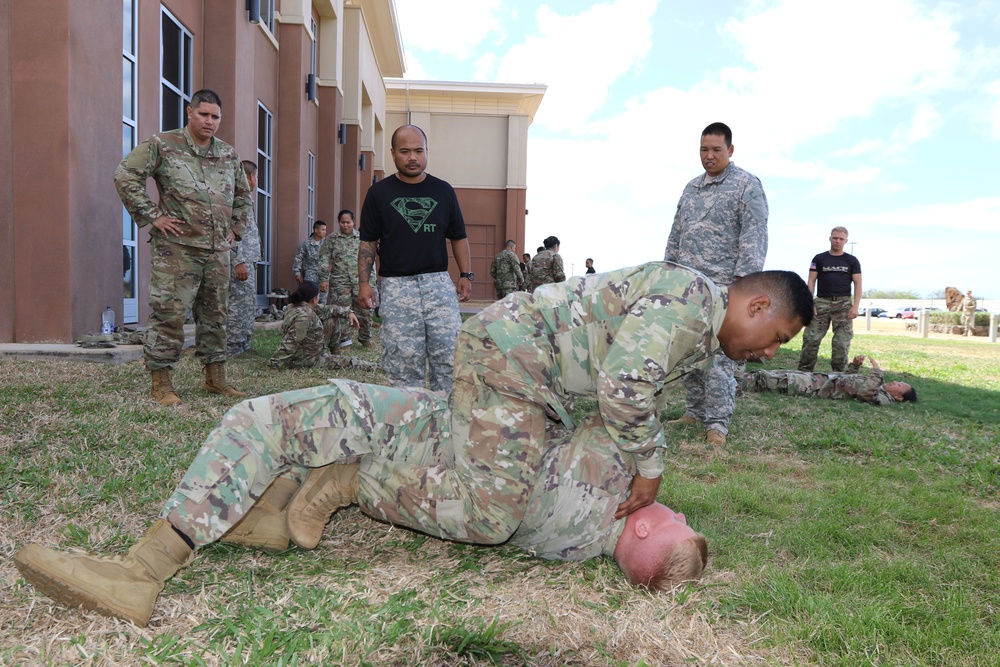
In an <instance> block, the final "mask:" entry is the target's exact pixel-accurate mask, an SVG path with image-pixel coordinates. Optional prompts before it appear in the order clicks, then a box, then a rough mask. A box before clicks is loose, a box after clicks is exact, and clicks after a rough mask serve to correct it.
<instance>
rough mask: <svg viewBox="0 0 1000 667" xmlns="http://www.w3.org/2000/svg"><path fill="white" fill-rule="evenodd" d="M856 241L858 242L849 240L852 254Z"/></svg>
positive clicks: (848, 243)
mask: <svg viewBox="0 0 1000 667" xmlns="http://www.w3.org/2000/svg"><path fill="white" fill-rule="evenodd" d="M856 243H857V241H848V242H847V245H849V246H851V254H852V255H853V254H854V245H855V244H856Z"/></svg>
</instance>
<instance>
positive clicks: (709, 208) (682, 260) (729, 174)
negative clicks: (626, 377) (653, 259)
mask: <svg viewBox="0 0 1000 667" xmlns="http://www.w3.org/2000/svg"><path fill="white" fill-rule="evenodd" d="M767 216H768V207H767V197H766V196H765V195H764V188H763V186H762V185H761V183H760V179H758V178H757V177H756V176H754V175H753V174H751V173H750V172H748V171H745V170H743V169H741V168H739V167H737V166H736V165H735V164H733V163H732V162H730V163H729V165H728V166H727V167H726V168H725V169H724V170H723V171H722V173H721V174H719V175H718V176H714V177H713V176H709V175H708V174H707V173H703V174H702V175H701V176H698V177H697V178H695V179H693V180H692V181H691V182H689V183H688V184H687V185H686V186H684V191H683V192H682V193H681V198H680V200H679V201H678V202H677V212H676V214H675V215H674V223H673V226H672V227H671V228H670V237H669V238H668V239H667V248H666V251H665V252H664V255H663V258H664V259H665V260H667V261H670V262H677V263H678V264H682V265H684V266H690V267H692V268H694V269H697V270H698V271H701V272H702V273H704V274H705V276H706V277H708V279H709V280H711V281H712V282H714V283H715V284H716V285H730V284H732V282H733V280H734V279H735V278H736V276H746V275H749V274H751V273H755V272H757V271H760V270H762V269H763V268H764V258H765V257H766V256H767ZM739 366H740V367H739V368H737V365H736V363H735V362H734V361H733V360H732V359H730V358H729V357H727V356H726V355H725V354H723V353H722V352H721V351H720V352H718V353H717V354H716V355H715V363H714V365H713V366H712V368H711V369H710V370H708V371H705V372H701V371H696V372H694V373H691V375H689V376H688V377H687V379H685V381H684V386H685V389H686V390H687V401H686V414H687V415H688V416H690V417H692V418H694V419H696V420H698V421H699V422H701V423H702V424H704V425H705V427H706V428H707V429H714V430H717V431H720V432H721V433H723V434H728V433H729V420H730V419H731V418H732V416H733V410H734V409H735V407H736V380H735V379H734V374H742V363H741V364H740V365H739Z"/></svg>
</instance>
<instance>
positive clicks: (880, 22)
mask: <svg viewBox="0 0 1000 667" xmlns="http://www.w3.org/2000/svg"><path fill="white" fill-rule="evenodd" d="M395 3H396V8H397V12H398V17H399V22H400V29H401V32H402V36H403V45H404V48H405V50H406V66H407V73H406V76H407V78H411V79H432V80H442V81H482V82H494V81H496V82H504V83H543V84H546V85H547V86H548V91H547V93H546V95H545V98H544V100H543V101H542V105H541V108H540V109H539V112H538V114H537V115H536V117H535V122H534V124H533V125H532V126H531V129H530V130H529V139H528V193H527V205H528V209H529V211H530V213H529V215H528V220H527V239H526V241H527V245H528V248H527V250H528V251H529V252H531V253H532V254H534V250H535V247H536V246H538V245H541V241H542V239H543V238H544V237H546V236H548V235H550V234H555V235H556V236H558V237H559V238H560V240H561V241H562V249H561V254H562V255H563V257H564V259H565V262H566V266H567V270H568V269H569V268H570V265H572V266H573V268H574V269H575V272H576V273H582V272H583V271H584V259H586V258H587V257H594V259H595V266H596V268H597V269H598V270H599V271H600V270H610V269H614V268H618V267H621V266H628V265H632V264H638V263H640V262H643V261H648V260H653V259H661V258H662V257H663V248H664V246H665V245H666V241H667V235H668V234H669V231H670V224H671V221H672V219H673V214H674V211H675V208H676V205H677V199H678V197H679V195H680V192H681V189H682V188H683V186H684V184H685V183H686V182H687V181H689V180H690V179H692V178H693V177H695V176H696V175H698V174H699V173H701V172H702V169H701V164H700V162H699V159H698V142H699V138H700V133H701V130H702V128H704V126H705V125H707V124H708V123H710V122H713V121H716V120H720V121H723V122H725V123H727V124H728V125H730V127H732V128H733V134H734V136H733V144H734V146H735V153H734V155H733V161H734V162H736V163H737V164H739V165H740V166H742V167H743V168H745V169H748V170H750V171H751V172H753V173H754V174H756V175H757V176H758V177H760V179H761V181H762V182H763V184H764V189H765V191H766V192H767V197H768V201H769V204H770V210H771V215H770V221H769V229H770V249H769V252H768V257H767V264H766V268H769V269H778V268H780V269H791V270H794V271H798V272H799V273H801V274H802V275H803V276H804V275H805V274H806V272H807V271H808V267H809V261H810V259H811V258H812V256H813V255H814V254H816V253H818V252H821V251H823V250H826V249H828V248H829V243H828V241H827V239H828V237H829V232H830V228H831V227H833V226H835V225H844V226H846V227H847V228H848V230H849V232H850V238H849V241H853V242H856V245H855V246H853V252H854V254H855V255H857V257H858V258H859V260H860V261H861V264H862V274H863V277H864V287H865V289H869V288H875V289H909V290H914V291H916V292H917V294H918V295H920V296H924V295H926V294H929V293H931V292H935V291H940V290H943V289H944V287H945V286H948V285H952V286H955V287H958V288H959V289H961V290H962V291H963V292H964V291H965V290H967V289H972V290H974V291H975V293H976V295H977V296H980V297H985V298H988V299H991V300H992V299H998V298H1000V271H998V269H997V266H996V265H997V263H998V262H1000V258H998V253H1000V168H998V167H997V165H996V164H995V163H994V158H993V153H994V152H995V151H996V150H997V149H998V148H1000V0H962V1H960V2H959V1H957V0H956V1H953V2H938V1H933V0H927V1H920V0H840V1H839V2H814V1H813V0H785V1H782V0H746V1H738V0H721V1H718V2H712V3H701V2H682V1H680V0H617V1H611V0H607V1H605V2H590V1H588V0H573V1H570V0H558V1H554V2H548V3H544V4H540V3H538V2H527V1H524V0H395ZM433 157H434V150H433V146H431V147H430V159H431V161H430V166H429V168H428V170H429V171H431V172H433V167H434V162H433ZM851 248H852V247H851V246H849V248H848V250H849V251H851ZM519 251H521V249H519Z"/></svg>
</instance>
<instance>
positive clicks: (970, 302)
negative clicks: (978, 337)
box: [958, 290, 976, 336]
mask: <svg viewBox="0 0 1000 667" xmlns="http://www.w3.org/2000/svg"><path fill="white" fill-rule="evenodd" d="M958 308H959V310H961V311H962V326H963V327H965V335H966V336H971V335H972V327H974V326H976V300H975V299H974V298H972V290H969V291H968V292H966V293H965V298H964V299H962V303H961V304H959V306H958Z"/></svg>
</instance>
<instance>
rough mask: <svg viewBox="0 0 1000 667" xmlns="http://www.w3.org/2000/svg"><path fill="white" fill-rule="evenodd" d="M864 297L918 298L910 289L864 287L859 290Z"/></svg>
mask: <svg viewBox="0 0 1000 667" xmlns="http://www.w3.org/2000/svg"><path fill="white" fill-rule="evenodd" d="M861 296H863V297H865V298H866V299H919V298H920V297H919V296H917V293H916V292H911V291H910V290H882V289H866V290H864V291H863V292H861Z"/></svg>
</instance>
